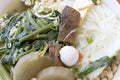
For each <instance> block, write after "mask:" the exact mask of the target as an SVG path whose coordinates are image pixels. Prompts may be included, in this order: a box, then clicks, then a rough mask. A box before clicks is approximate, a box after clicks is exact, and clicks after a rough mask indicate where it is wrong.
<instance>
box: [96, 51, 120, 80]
mask: <svg viewBox="0 0 120 80" xmlns="http://www.w3.org/2000/svg"><path fill="white" fill-rule="evenodd" d="M119 66H120V54H119V53H117V55H116V56H115V57H114V58H113V61H112V63H111V64H110V65H109V66H108V67H106V68H105V69H104V71H102V73H101V74H100V75H99V76H98V77H97V78H96V79H95V80H99V79H104V78H107V80H119V76H118V75H119V70H120V69H119ZM116 71H117V72H116Z"/></svg>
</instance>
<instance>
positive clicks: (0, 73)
mask: <svg viewBox="0 0 120 80" xmlns="http://www.w3.org/2000/svg"><path fill="white" fill-rule="evenodd" d="M0 77H1V78H2V80H12V78H11V76H10V75H9V73H8V72H7V70H6V69H5V68H4V66H3V65H2V63H0Z"/></svg>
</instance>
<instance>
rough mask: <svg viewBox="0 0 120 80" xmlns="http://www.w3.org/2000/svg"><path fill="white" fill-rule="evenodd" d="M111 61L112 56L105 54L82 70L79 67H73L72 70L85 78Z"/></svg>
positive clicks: (79, 76)
mask: <svg viewBox="0 0 120 80" xmlns="http://www.w3.org/2000/svg"><path fill="white" fill-rule="evenodd" d="M111 62H112V58H109V57H107V56H105V57H102V58H101V59H99V60H97V61H95V62H92V63H90V64H89V65H88V66H86V67H84V68H83V69H81V70H79V69H77V68H73V69H72V70H73V71H75V72H76V74H77V77H78V78H84V77H85V76H87V75H88V74H89V73H91V72H93V71H94V70H97V69H99V68H101V67H104V66H108V65H110V64H111Z"/></svg>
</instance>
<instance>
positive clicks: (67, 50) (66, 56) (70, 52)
mask: <svg viewBox="0 0 120 80" xmlns="http://www.w3.org/2000/svg"><path fill="white" fill-rule="evenodd" d="M59 53H60V59H61V61H62V62H63V63H64V64H65V65H66V66H73V65H74V64H75V63H76V62H77V61H78V59H79V52H78V51H77V50H76V49H75V48H74V47H72V46H64V47H62V48H61V50H60V52H59Z"/></svg>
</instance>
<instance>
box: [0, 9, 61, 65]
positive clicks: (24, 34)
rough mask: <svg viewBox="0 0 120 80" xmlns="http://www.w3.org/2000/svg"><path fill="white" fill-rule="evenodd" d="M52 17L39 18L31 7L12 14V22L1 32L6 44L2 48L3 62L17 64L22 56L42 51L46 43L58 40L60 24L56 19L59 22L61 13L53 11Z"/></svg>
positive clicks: (2, 39)
mask: <svg viewBox="0 0 120 80" xmlns="http://www.w3.org/2000/svg"><path fill="white" fill-rule="evenodd" d="M50 17H52V18H53V19H48V18H41V17H39V18H38V17H36V16H35V15H34V13H33V12H32V11H31V10H30V9H28V10H27V11H26V12H23V13H21V14H20V13H15V14H14V16H11V17H10V22H9V23H8V24H7V25H6V26H5V27H4V28H2V30H1V32H0V35H1V39H0V43H3V44H4V46H2V47H1V48H0V54H1V55H3V57H2V59H1V62H2V63H3V64H9V65H15V64H16V62H17V61H18V60H19V59H20V58H21V57H22V56H24V55H26V54H28V53H30V52H35V51H41V50H43V49H41V48H43V46H44V44H45V43H48V41H50V40H56V37H57V34H58V25H56V24H55V21H56V23H58V22H59V17H60V13H59V12H58V11H53V12H52V14H51V15H50ZM53 34H54V35H53Z"/></svg>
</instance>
